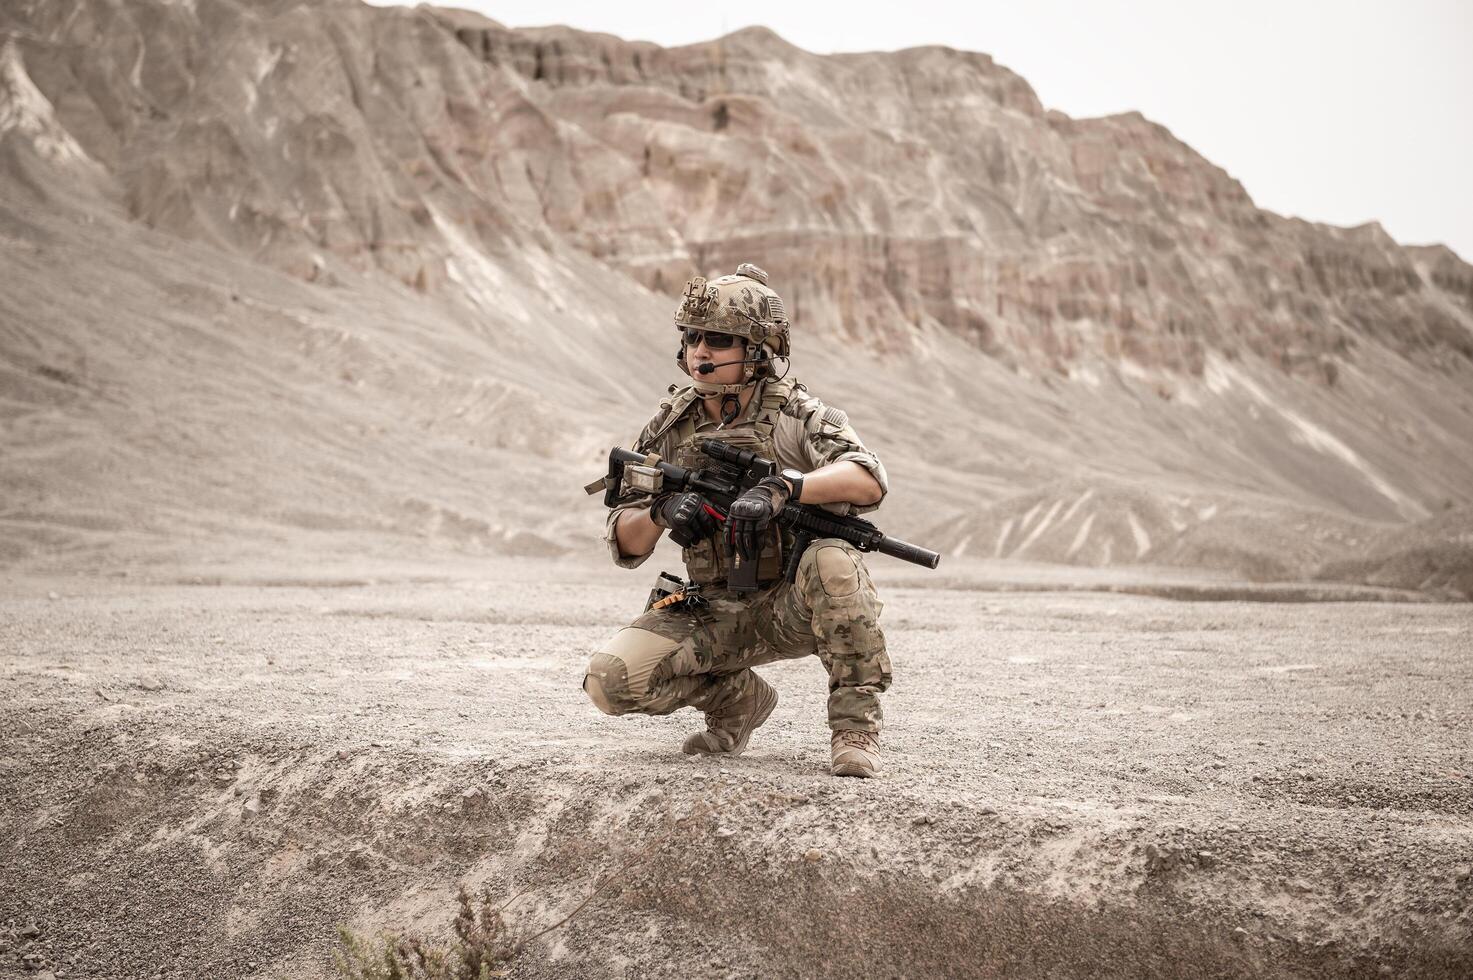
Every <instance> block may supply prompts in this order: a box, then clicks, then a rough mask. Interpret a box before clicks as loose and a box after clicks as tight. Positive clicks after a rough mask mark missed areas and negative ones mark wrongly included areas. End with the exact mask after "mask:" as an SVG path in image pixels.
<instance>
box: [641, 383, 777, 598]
mask: <svg viewBox="0 0 1473 980" xmlns="http://www.w3.org/2000/svg"><path fill="white" fill-rule="evenodd" d="M792 393H793V382H792V381H788V380H783V381H768V382H767V383H766V384H764V385H763V387H762V391H761V393H760V395H759V396H758V405H757V407H756V410H755V411H753V412H752V413H751V417H750V418H745V419H741V420H738V421H736V422H733V423H732V424H731V425H728V426H726V427H724V428H715V427H711V428H706V429H702V430H701V431H700V432H697V431H696V423H697V422H698V421H700V419H701V407H700V406H699V405H696V404H694V402H695V401H696V399H694V398H691V399H690V401H688V402H687V403H686V406H685V409H684V410H681V408H680V401H683V400H685V397H688V395H689V393H688V392H682V393H681V396H678V398H677V400H676V401H675V402H674V403H672V412H671V415H672V416H673V415H676V414H677V413H678V417H676V418H673V419H669V418H668V417H667V422H668V424H667V425H666V426H663V427H662V430H663V429H666V428H672V429H673V431H674V438H673V440H672V441H673V442H674V445H675V449H674V452H673V458H672V459H671V462H673V463H675V464H676V465H677V466H683V467H687V468H689V469H705V468H706V467H708V466H710V465H711V463H712V462H713V461H712V459H711V457H710V456H707V455H706V454H705V453H703V452H702V451H701V444H702V443H703V442H705V441H706V440H707V439H719V440H720V441H722V442H725V443H727V444H729V445H732V446H736V447H737V448H739V449H750V450H753V451H755V452H756V453H757V455H759V456H761V457H763V458H764V459H770V460H774V461H776V460H777V439H776V436H775V430H776V428H777V420H778V416H779V415H781V414H782V409H783V406H784V405H785V404H787V401H788V397H789V396H790V395H791V394H792ZM751 407H752V406H750V405H749V406H748V408H749V409H750V408H751ZM791 544H792V534H791V533H790V532H784V531H782V530H781V529H780V528H779V527H778V526H777V524H776V523H773V524H771V525H769V526H768V528H767V530H766V531H765V532H764V533H763V537H762V551H761V555H760V557H759V560H758V563H757V581H758V583H759V584H762V585H767V584H770V583H772V582H775V581H777V580H778V579H780V578H781V577H782V567H783V555H784V554H785V553H786V552H785V549H786V548H787V547H790V546H791ZM681 557H682V558H683V559H684V560H685V572H686V577H687V578H689V579H690V580H691V581H692V582H700V583H701V584H703V585H711V584H718V583H724V582H725V581H726V577H727V573H728V571H729V570H730V568H731V564H732V550H731V545H730V544H729V543H728V541H727V537H726V525H725V524H724V523H723V524H721V527H720V530H718V532H717V533H716V534H714V535H712V536H711V537H709V538H705V539H703V540H700V541H697V542H695V543H694V544H693V545H691V546H690V547H688V548H686V549H684V550H683V551H682V553H681Z"/></svg>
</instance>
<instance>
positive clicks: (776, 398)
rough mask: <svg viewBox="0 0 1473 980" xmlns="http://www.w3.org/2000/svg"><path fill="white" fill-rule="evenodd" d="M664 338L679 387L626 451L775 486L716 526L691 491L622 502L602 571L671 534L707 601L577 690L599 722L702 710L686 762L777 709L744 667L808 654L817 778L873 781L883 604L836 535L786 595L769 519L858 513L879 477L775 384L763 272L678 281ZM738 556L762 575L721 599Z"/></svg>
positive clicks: (641, 630)
mask: <svg viewBox="0 0 1473 980" xmlns="http://www.w3.org/2000/svg"><path fill="white" fill-rule="evenodd" d="M675 325H676V328H677V329H679V330H680V331H681V344H680V350H679V353H678V354H677V355H676V362H677V363H678V364H679V365H680V367H681V370H683V371H684V372H685V373H686V374H688V375H690V377H691V383H690V384H688V385H684V386H676V385H671V386H670V391H669V396H668V397H667V398H664V399H662V400H661V402H660V410H659V411H658V412H657V413H656V414H655V416H654V418H652V419H651V420H650V421H649V424H648V425H646V426H645V427H644V430H643V431H642V432H641V433H640V434H639V438H638V439H636V440H635V442H634V445H633V448H634V449H635V450H636V451H638V452H644V453H649V452H653V453H658V454H659V456H660V457H661V458H662V459H665V460H668V461H669V462H672V463H675V464H677V465H680V466H686V467H692V468H700V467H702V466H703V465H704V463H703V460H707V457H705V456H704V454H703V453H702V452H701V449H700V446H701V443H702V442H703V441H704V440H706V439H711V438H715V439H720V440H722V441H723V442H727V443H730V444H733V445H737V446H739V447H740V448H743V449H755V450H756V451H757V452H758V454H759V455H761V456H764V457H765V458H767V459H771V460H775V461H776V462H777V464H778V465H779V466H780V467H782V475H781V477H776V476H774V477H768V478H766V479H764V480H762V481H761V482H760V483H758V484H757V485H756V486H754V487H752V488H751V489H750V490H748V491H746V492H745V493H744V494H742V496H741V497H739V498H738V499H737V500H736V501H734V502H733V503H732V505H731V508H730V511H729V512H728V513H726V514H723V513H721V512H720V511H719V510H718V509H717V508H716V507H714V506H712V504H711V502H710V501H708V500H706V499H705V498H704V497H703V496H702V495H701V494H699V493H694V492H687V493H665V494H661V495H658V496H656V497H654V498H653V499H651V498H650V497H649V496H648V495H639V494H637V493H633V492H629V493H625V494H624V495H622V496H621V497H620V499H619V502H618V504H617V505H616V506H615V507H614V508H613V509H612V510H610V512H609V516H608V525H607V530H606V533H605V538H606V539H607V541H608V544H609V550H610V553H611V554H612V555H613V558H614V562H615V564H617V565H619V566H621V567H623V568H635V567H638V566H639V565H640V564H642V563H643V562H644V560H645V559H646V558H648V557H649V555H650V552H652V551H653V550H654V547H655V544H656V542H657V541H658V540H659V537H660V535H661V533H663V532H664V531H665V530H669V531H670V534H671V538H672V540H674V541H676V542H677V543H679V544H681V545H682V546H683V549H684V550H683V557H684V560H685V564H686V574H687V577H688V578H689V579H690V580H691V581H692V582H696V583H700V584H701V586H702V592H701V595H702V596H703V597H704V598H705V599H706V600H707V602H708V604H707V605H705V606H704V608H701V607H692V606H690V605H689V604H687V605H686V606H680V605H674V606H667V607H665V608H660V609H651V610H648V611H646V612H645V613H644V614H643V615H641V616H640V617H639V618H637V619H636V620H634V622H633V623H631V624H629V625H628V626H626V627H624V628H623V629H621V630H620V631H619V632H618V633H617V634H615V635H614V637H613V639H611V640H610V641H609V642H608V643H607V644H605V646H604V648H603V649H602V650H601V651H600V652H599V653H597V654H595V655H594V656H593V659H592V660H591V661H590V663H589V665H588V672H587V674H586V675H585V677H584V680H583V689H584V691H586V692H587V694H588V696H589V698H591V699H592V701H593V703H594V704H596V705H597V706H598V707H599V708H600V709H601V710H602V711H604V712H605V713H607V714H611V715H620V714H626V713H629V712H640V713H643V714H652V715H663V714H669V713H670V712H672V711H675V710H676V709H677V708H683V707H687V706H689V707H693V708H698V709H699V710H701V711H702V712H704V714H705V718H706V730H705V731H702V732H698V733H696V734H694V735H691V736H690V737H689V738H687V739H686V740H685V744H684V746H683V747H682V748H683V751H684V752H686V753H687V754H695V753H700V754H704V755H738V754H740V753H741V752H742V751H744V750H745V749H746V747H747V740H748V739H749V738H750V737H751V735H752V732H753V731H754V730H755V729H756V728H757V727H758V726H760V725H761V724H762V723H763V722H764V721H766V720H767V718H768V716H769V715H771V714H772V709H773V708H774V707H775V706H776V705H777V692H776V691H775V690H774V689H773V688H772V686H771V685H769V684H768V683H767V682H766V681H764V680H763V679H762V678H761V677H759V676H758V675H757V673H756V671H754V670H753V669H752V668H753V667H754V666H757V665H759V664H765V663H771V662H773V661H775V660H785V659H792V658H797V657H805V656H810V655H816V656H817V657H818V658H819V659H820V660H821V661H822V663H823V666H824V668H825V669H826V670H827V671H828V675H829V700H828V716H829V718H828V720H829V728H830V729H831V738H830V746H831V751H832V755H831V759H832V764H831V767H830V771H831V772H832V773H833V774H834V775H835V776H876V775H878V774H879V771H880V743H879V734H880V729H881V726H882V715H881V712H880V694H881V693H883V692H884V691H885V689H886V688H888V687H889V686H890V658H889V657H888V656H887V655H886V653H885V636H884V633H883V632H882V631H881V630H880V625H879V616H880V610H881V609H882V608H883V604H882V603H881V602H880V600H879V599H878V598H877V597H876V595H875V589H874V585H873V584H872V583H871V582H870V576H869V572H868V570H867V569H866V568H865V565H864V561H863V559H862V558H861V557H860V552H859V551H858V550H857V549H856V548H854V547H853V546H852V545H850V544H849V543H848V542H845V541H841V540H839V539H837V538H820V539H818V540H816V541H813V542H812V543H811V544H810V545H809V546H808V548H807V550H806V551H804V553H803V555H802V558H801V560H800V562H799V564H798V568H797V575H796V580H795V581H794V582H793V583H788V582H787V581H786V580H784V579H783V578H782V574H781V570H782V560H783V556H784V555H785V554H786V553H787V551H788V550H789V549H791V548H792V546H793V535H792V534H791V532H788V531H786V530H784V529H783V528H781V527H780V526H779V525H778V524H777V523H776V522H774V521H772V517H773V516H774V515H775V514H777V513H779V512H781V511H782V508H783V506H784V505H785V504H786V503H788V502H790V501H791V502H801V503H804V504H818V505H822V506H823V507H825V508H826V509H828V510H830V511H833V512H834V513H837V514H847V513H866V512H868V511H872V510H874V509H875V508H876V507H878V506H879V503H880V501H881V500H882V499H884V496H885V494H886V492H887V491H888V489H889V487H888V482H887V480H886V477H885V470H884V467H882V466H881V465H880V461H879V460H878V459H877V458H876V457H875V455H874V453H871V452H870V451H869V450H867V449H865V448H864V444H863V443H861V442H860V440H859V436H858V435H857V434H856V433H855V431H854V428H853V427H852V426H851V425H849V421H848V417H847V416H846V415H845V414H844V413H843V412H841V411H839V410H838V409H836V408H833V407H831V406H825V405H824V404H823V403H822V402H820V401H819V400H818V399H817V398H815V397H814V396H813V395H811V394H809V393H808V391H807V389H806V388H805V387H804V386H803V385H802V384H800V383H798V382H797V381H795V380H791V379H788V378H787V377H786V375H787V371H786V370H784V371H783V373H782V375H781V376H780V375H778V373H777V372H776V371H775V370H774V359H781V360H782V363H783V365H784V366H785V367H786V366H787V364H788V361H787V358H788V352H789V338H788V321H787V315H786V313H785V312H784V310H783V303H782V300H781V299H780V298H779V297H778V295H777V293H776V292H774V291H773V290H772V289H771V288H769V287H768V286H767V273H765V272H763V271H762V270H761V269H759V268H757V267H756V266H754V265H751V264H750V263H743V264H742V265H740V266H739V267H738V268H737V271H736V274H735V275H727V276H722V277H720V278H718V279H715V280H713V281H711V282H709V283H708V282H707V281H706V280H705V279H703V278H700V277H697V278H695V279H692V280H690V282H688V283H687V284H686V289H685V294H684V296H683V298H682V301H681V304H680V306H679V307H678V308H677V309H676V311H675ZM707 461H708V460H707ZM734 551H735V555H736V556H737V557H740V558H741V560H743V561H747V560H756V561H757V562H758V586H759V588H758V590H757V591H756V592H732V591H730V590H728V589H727V588H726V587H725V586H726V578H727V571H728V568H729V567H730V566H731V564H732V562H733V553H734Z"/></svg>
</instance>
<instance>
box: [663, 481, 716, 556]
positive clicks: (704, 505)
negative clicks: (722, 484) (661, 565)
mask: <svg viewBox="0 0 1473 980" xmlns="http://www.w3.org/2000/svg"><path fill="white" fill-rule="evenodd" d="M719 519H720V512H719V511H717V510H716V508H714V507H712V506H711V504H710V502H708V501H707V500H706V498H705V497H703V496H701V495H700V494H698V493H696V492H695V491H694V490H688V491H686V492H684V493H676V492H674V491H672V492H670V493H662V494H660V496H658V497H656V498H655V499H654V502H653V503H651V504H650V520H652V521H654V522H655V523H656V524H657V525H659V526H660V527H667V528H669V529H670V540H671V541H674V542H675V543H676V544H678V545H680V546H681V547H682V548H689V547H690V546H691V545H692V544H694V543H695V542H697V541H699V540H701V539H702V538H708V537H710V536H711V535H713V534H715V533H716V522H717V521H718V520H719Z"/></svg>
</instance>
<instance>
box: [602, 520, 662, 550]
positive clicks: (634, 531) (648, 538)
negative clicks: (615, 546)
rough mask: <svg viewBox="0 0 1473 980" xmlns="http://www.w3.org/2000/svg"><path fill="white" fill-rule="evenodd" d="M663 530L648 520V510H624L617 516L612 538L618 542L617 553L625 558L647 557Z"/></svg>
mask: <svg viewBox="0 0 1473 980" xmlns="http://www.w3.org/2000/svg"><path fill="white" fill-rule="evenodd" d="M663 530H664V528H662V527H660V526H659V525H658V524H656V523H655V522H654V521H652V520H650V512H649V509H648V508H642V509H637V510H626V511H624V512H623V513H621V514H620V515H619V520H618V523H616V524H615V525H614V537H615V539H616V540H617V541H618V542H619V551H621V552H622V553H623V554H624V555H625V556H626V557H629V558H633V557H634V556H636V555H647V554H649V553H650V552H651V551H654V550H655V543H656V542H657V541H659V540H660V532H661V531H663Z"/></svg>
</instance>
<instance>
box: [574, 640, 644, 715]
mask: <svg viewBox="0 0 1473 980" xmlns="http://www.w3.org/2000/svg"><path fill="white" fill-rule="evenodd" d="M583 693H585V694H587V695H588V699H589V700H590V701H592V702H593V703H594V705H595V706H597V708H598V710H600V711H602V712H603V713H604V714H606V715H622V714H625V713H626V712H628V711H630V710H632V709H633V704H632V700H633V699H632V698H630V696H629V672H628V670H627V669H625V667H624V661H622V660H620V659H619V658H618V657H611V656H609V655H608V654H606V653H598V654H594V657H593V659H592V660H591V661H589V663H588V673H587V674H585V675H584V676H583Z"/></svg>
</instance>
